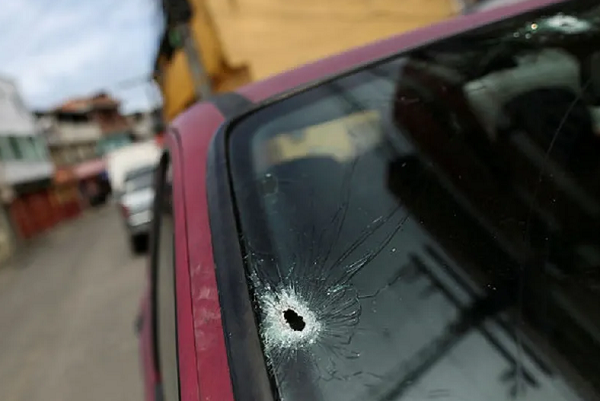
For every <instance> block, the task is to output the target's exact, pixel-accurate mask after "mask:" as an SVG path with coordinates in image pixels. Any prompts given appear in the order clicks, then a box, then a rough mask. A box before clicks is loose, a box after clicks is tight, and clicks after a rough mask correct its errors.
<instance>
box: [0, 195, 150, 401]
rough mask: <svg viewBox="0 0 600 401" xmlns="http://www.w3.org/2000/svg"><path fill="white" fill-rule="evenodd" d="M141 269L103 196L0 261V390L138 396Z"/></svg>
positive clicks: (10, 396) (14, 396) (113, 399)
mask: <svg viewBox="0 0 600 401" xmlns="http://www.w3.org/2000/svg"><path fill="white" fill-rule="evenodd" d="M144 270H145V257H144V256H137V257H134V256H133V255H132V254H131V252H130V251H129V249H128V243H127V241H126V238H125V235H124V231H123V227H122V226H121V221H120V220H119V216H118V214H117V209H116V207H115V206H114V205H112V204H109V205H106V206H104V207H103V208H101V209H99V210H92V211H89V212H87V213H85V214H84V215H83V216H82V217H80V218H78V219H76V220H74V221H71V222H67V223H64V224H62V225H61V226H59V227H57V228H56V229H55V230H53V231H52V232H50V233H47V234H45V235H43V236H42V238H40V239H39V240H37V241H36V242H34V243H33V244H32V246H30V249H29V250H28V252H27V254H25V255H22V256H20V257H18V258H17V259H16V260H15V261H13V262H12V263H10V264H9V265H8V266H6V267H3V268H0V399H2V400H3V401H38V400H39V401H42V400H43V401H71V400H72V401H76V400H77V401H81V400H86V401H96V400H97V401H107V400H110V401H120V400H123V401H125V400H127V401H136V400H142V384H141V376H140V369H139V358H138V345H137V339H136V336H135V332H134V320H135V316H136V313H137V310H138V305H139V302H140V296H141V291H142V288H143V286H144Z"/></svg>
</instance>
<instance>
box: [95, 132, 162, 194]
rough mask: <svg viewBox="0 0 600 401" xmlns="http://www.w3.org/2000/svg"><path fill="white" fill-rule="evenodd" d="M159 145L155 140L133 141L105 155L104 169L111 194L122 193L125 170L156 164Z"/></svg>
mask: <svg viewBox="0 0 600 401" xmlns="http://www.w3.org/2000/svg"><path fill="white" fill-rule="evenodd" d="M160 149H161V148H160V146H158V145H157V144H156V142H155V141H146V142H139V143H133V144H131V145H127V146H123V147H121V148H119V149H116V150H113V151H111V152H110V153H108V154H107V155H106V171H107V173H108V179H109V181H110V186H111V188H112V191H113V194H117V195H118V194H122V192H123V189H124V188H123V183H124V180H125V175H126V174H127V172H129V171H131V170H132V169H136V168H138V167H144V166H147V165H156V164H157V163H158V159H159V158H160Z"/></svg>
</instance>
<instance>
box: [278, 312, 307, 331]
mask: <svg viewBox="0 0 600 401" xmlns="http://www.w3.org/2000/svg"><path fill="white" fill-rule="evenodd" d="M283 317H284V318H285V321H286V322H287V324H288V325H289V326H290V328H291V329H292V330H294V331H302V330H304V328H305V327H306V323H305V322H304V318H303V317H302V316H300V315H299V314H297V313H296V311H294V310H292V309H287V310H285V311H284V312H283Z"/></svg>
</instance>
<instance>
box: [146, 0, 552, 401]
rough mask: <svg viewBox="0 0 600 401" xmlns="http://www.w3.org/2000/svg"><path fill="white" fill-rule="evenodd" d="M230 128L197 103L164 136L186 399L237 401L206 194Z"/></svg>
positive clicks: (536, 3) (410, 37) (267, 87)
mask: <svg viewBox="0 0 600 401" xmlns="http://www.w3.org/2000/svg"><path fill="white" fill-rule="evenodd" d="M558 2H560V0H531V1H528V2H524V3H519V4H513V5H510V6H507V7H502V8H498V9H493V10H489V11H486V12H482V13H478V14H472V15H468V16H463V17H458V18H456V19H452V20H449V21H446V22H443V23H441V24H438V25H435V26H432V27H429V28H424V29H420V30H417V31H413V32H410V33H407V34H403V35H399V36H396V37H392V38H390V39H386V40H383V41H380V42H377V43H374V44H371V45H367V46H364V47H360V48H358V49H355V50H352V51H348V52H345V53H342V54H339V55H336V56H332V57H329V58H327V59H324V60H321V61H317V62H315V63H312V64H308V65H305V66H302V67H299V68H297V69H294V70H292V71H289V72H286V73H283V74H280V75H277V76H274V77H271V78H268V79H266V80H264V81H261V82H257V83H253V84H250V85H248V86H246V87H243V88H241V89H239V90H238V91H237V92H238V93H239V94H241V95H242V96H244V97H246V98H247V99H249V100H250V101H252V102H255V103H256V102H261V101H263V100H265V99H267V98H271V97H274V96H277V95H280V94H283V93H284V92H288V91H290V90H292V89H294V88H298V87H302V86H304V85H307V84H309V83H310V82H313V81H315V80H320V79H324V78H327V77H328V76H332V75H334V74H338V73H341V72H343V71H346V70H349V69H352V68H355V67H357V66H360V65H361V64H366V63H368V62H371V61H374V60H377V59H381V58H385V57H387V56H391V55H394V54H396V53H398V52H400V51H403V50H407V49H410V48H414V47H417V46H421V45H424V44H426V43H429V42H432V41H435V40H437V39H441V38H444V37H448V36H452V35H455V34H458V33H460V32H463V31H465V30H466V29H471V28H474V27H477V26H482V25H486V24H488V23H490V22H493V21H496V20H500V19H503V18H506V17H507V16H511V15H516V14H519V13H522V12H524V11H527V10H529V9H535V8H538V7H541V6H543V5H548V4H552V3H558ZM224 122H225V117H224V116H223V115H222V114H221V113H220V112H219V110H218V109H217V108H216V107H215V106H214V105H212V104H211V103H208V102H207V103H200V104H196V105H194V106H192V107H190V109H188V110H187V111H186V112H184V113H182V114H181V115H180V116H179V117H178V118H176V120H175V121H174V122H173V123H172V124H171V128H170V131H169V133H168V135H167V136H166V138H165V148H167V149H169V151H170V153H171V157H172V164H173V205H174V209H175V210H174V213H175V241H176V242H175V254H176V258H175V263H176V298H177V300H176V301H177V325H178V328H177V330H178V346H179V348H178V353H179V380H180V394H181V400H182V401H192V400H193V401H196V400H203V401H209V400H210V401H233V400H234V396H233V389H232V386H231V379H230V372H229V366H228V360H227V349H226V344H225V336H224V332H223V323H222V319H221V308H220V304H219V297H218V295H219V293H218V286H217V281H216V275H215V268H216V267H215V263H214V258H213V248H212V238H211V230H210V224H209V212H208V199H207V188H206V181H207V177H206V174H207V171H206V169H207V157H208V153H209V147H210V144H211V141H212V139H213V136H214V135H215V133H216V132H217V130H218V128H219V127H220V126H221V125H222V124H223V123H224ZM148 292H149V290H148ZM145 299H146V302H144V304H143V307H142V310H143V314H144V317H145V319H144V320H145V322H146V323H144V325H143V329H142V333H141V347H142V361H143V364H144V375H145V378H144V379H145V380H144V383H145V389H146V396H147V397H146V399H147V400H149V401H150V400H154V391H155V385H156V384H157V383H158V380H159V377H158V374H157V373H156V372H155V369H154V366H155V365H154V360H153V359H154V357H153V348H152V333H151V331H152V329H151V328H152V325H151V324H148V322H150V312H151V308H150V304H149V302H148V301H149V296H147V297H146V298H145Z"/></svg>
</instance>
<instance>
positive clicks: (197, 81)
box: [176, 22, 212, 100]
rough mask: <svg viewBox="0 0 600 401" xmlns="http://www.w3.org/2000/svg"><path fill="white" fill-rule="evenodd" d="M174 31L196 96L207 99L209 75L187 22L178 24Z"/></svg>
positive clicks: (209, 88) (209, 92)
mask: <svg viewBox="0 0 600 401" xmlns="http://www.w3.org/2000/svg"><path fill="white" fill-rule="evenodd" d="M176 31H177V33H178V35H179V37H180V39H181V41H182V44H183V50H184V52H185V56H186V58H187V61H188V66H189V68H190V73H191V75H192V80H193V82H194V90H195V92H196V98H197V99H202V100H204V99H208V98H209V97H211V96H212V87H211V83H210V76H209V74H208V72H207V71H206V66H205V65H204V60H203V59H202V52H201V51H200V48H199V46H198V44H197V43H196V39H195V38H194V35H193V32H192V30H191V29H190V25H189V23H188V22H183V23H180V24H178V26H177V28H176Z"/></svg>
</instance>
